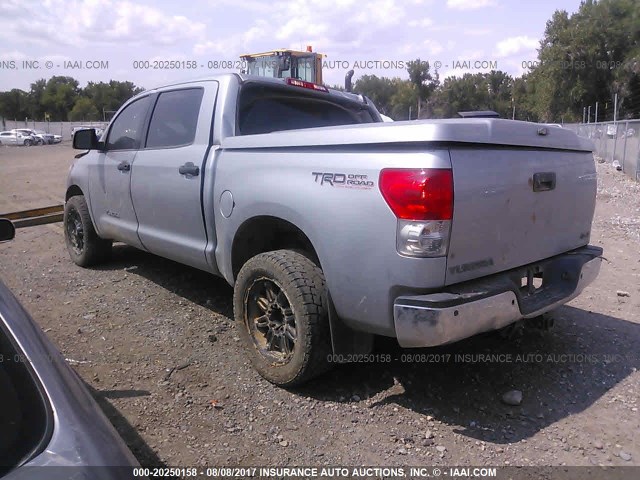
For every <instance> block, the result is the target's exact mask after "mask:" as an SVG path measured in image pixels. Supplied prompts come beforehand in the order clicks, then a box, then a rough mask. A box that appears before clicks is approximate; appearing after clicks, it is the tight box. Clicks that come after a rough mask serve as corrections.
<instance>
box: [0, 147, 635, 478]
mask: <svg viewBox="0 0 640 480" xmlns="http://www.w3.org/2000/svg"><path fill="white" fill-rule="evenodd" d="M72 157H73V151H72V150H71V148H70V147H69V146H68V145H64V144H63V145H56V146H45V147H31V148H11V147H4V148H0V192H1V194H0V212H3V211H12V210H17V209H21V208H29V207H36V206H45V205H49V204H53V203H56V202H57V201H59V200H60V199H61V198H62V197H63V193H64V180H65V177H66V173H67V170H68V167H69V165H70V163H71V161H72ZM598 171H599V182H600V186H599V189H598V206H597V212H596V221H595V225H594V231H593V235H592V239H591V241H592V243H594V244H597V245H601V246H603V247H604V249H605V257H606V259H607V261H606V262H604V263H603V268H602V272H601V274H600V276H599V278H598V280H597V281H596V283H595V284H594V285H592V286H591V287H589V288H588V290H587V291H586V292H585V293H584V294H583V295H582V296H581V297H579V298H578V299H576V300H574V301H573V302H571V303H570V304H569V305H568V306H565V307H562V308H560V309H559V310H557V311H556V312H555V314H554V317H555V323H556V325H555V328H554V329H553V330H551V331H550V332H542V331H539V330H535V329H533V328H532V327H527V328H525V329H524V330H523V331H521V332H520V335H517V336H516V338H514V339H511V340H505V339H504V338H503V337H502V336H500V335H499V334H496V333H493V334H489V335H483V336H480V337H476V338H474V339H471V340H468V341H465V342H460V343H458V344H454V345H450V346H447V347H442V348H437V349H429V350H420V351H411V352H410V353H420V354H424V355H423V358H422V359H421V360H423V361H414V362H408V361H404V362H403V361H402V359H403V358H402V355H403V354H404V353H407V352H406V351H402V350H400V349H399V348H397V347H396V346H395V345H394V341H392V340H389V339H382V340H380V341H379V342H378V345H377V351H378V352H386V353H389V354H390V355H391V357H393V358H395V359H396V360H394V361H393V362H391V363H373V364H351V365H344V366H340V367H338V368H336V369H335V370H333V371H332V372H331V373H329V374H327V375H325V376H323V377H321V378H319V379H318V380H317V381H315V383H313V384H312V385H310V386H308V387H305V388H303V389H298V390H292V391H287V390H283V389H279V388H275V387H273V386H272V385H270V384H269V383H267V382H266V381H264V380H262V379H261V378H260V377H259V376H258V375H257V374H256V373H255V372H254V371H253V370H252V369H251V368H250V366H249V364H248V362H247V360H246V359H245V357H244V356H243V354H242V352H241V349H240V346H239V344H238V338H237V336H236V333H235V332H234V328H233V325H232V320H231V317H232V303H231V300H232V290H231V288H230V287H229V286H228V285H227V284H226V283H225V282H224V281H222V280H219V279H216V278H214V277H211V276H209V275H207V274H205V273H202V272H199V271H197V270H193V269H191V268H188V267H184V266H181V265H178V264H176V263H173V262H171V261H168V260H163V259H161V258H157V257H154V256H152V255H149V254H146V253H142V252H140V251H137V250H135V249H133V248H130V247H127V246H124V245H117V246H115V248H114V259H113V261H112V262H111V263H109V264H107V265H104V266H103V267H100V268H97V269H91V270H84V269H81V268H79V267H77V266H75V265H74V264H73V263H71V261H70V260H69V258H68V256H67V252H66V250H65V247H64V241H63V235H62V228H61V224H55V225H48V226H41V227H32V228H26V229H21V230H19V231H18V235H17V238H16V239H15V240H14V241H13V242H9V243H4V244H1V245H0V278H1V279H2V280H3V281H4V282H5V283H7V284H8V286H9V287H10V288H11V289H12V290H13V291H14V292H15V293H16V295H17V296H18V298H19V299H20V301H21V302H22V303H23V304H24V305H25V307H26V308H27V309H28V310H29V311H30V313H31V314H32V315H33V317H34V318H35V319H36V320H37V321H38V322H39V324H40V325H41V327H42V328H43V329H44V330H45V331H46V332H47V334H48V335H49V336H50V337H51V338H52V339H53V340H54V342H55V343H56V344H57V345H58V347H59V348H60V350H61V351H62V352H63V353H64V355H65V357H66V358H68V359H69V362H70V363H71V364H72V365H74V368H75V369H76V370H77V372H78V373H79V374H80V375H81V376H82V378H83V379H84V380H85V382H86V383H87V384H88V385H90V386H91V388H92V389H93V391H94V395H95V397H96V398H97V400H98V401H99V403H100V405H101V406H102V408H103V409H104V410H105V412H106V413H107V415H108V416H109V418H110V419H111V420H112V422H113V423H114V425H115V426H116V427H117V429H118V430H119V432H120V433H121V434H122V436H123V437H124V438H125V440H126V441H127V443H128V444H129V446H130V447H131V449H132V450H133V452H134V453H135V455H136V456H137V457H138V459H139V460H140V462H141V463H142V464H146V465H161V464H166V465H170V466H192V465H208V466H222V465H226V466H235V465H336V464H339V465H378V466H382V465H386V466H391V465H405V466H406V465H509V464H510V465H598V464H602V465H640V414H639V413H638V408H639V407H640V405H639V404H640V401H639V400H638V398H639V394H640V373H639V372H638V368H639V367H640V278H639V277H640V234H639V232H640V185H639V184H634V183H633V182H632V181H631V180H629V179H628V178H627V177H624V176H623V175H622V174H621V173H619V172H616V171H615V170H614V169H612V168H611V166H609V165H608V164H598ZM488 353H491V354H494V355H498V354H501V355H502V358H503V360H505V361H502V362H498V361H491V362H487V361H481V360H480V356H479V355H480V354H488ZM459 354H469V356H467V357H463V359H462V360H461V359H460V357H456V355H459ZM419 360H420V359H419ZM513 389H517V390H520V391H521V392H522V394H523V400H522V404H521V405H520V406H508V405H505V404H504V403H503V402H502V401H501V397H502V395H503V394H504V393H505V392H507V391H509V390H513Z"/></svg>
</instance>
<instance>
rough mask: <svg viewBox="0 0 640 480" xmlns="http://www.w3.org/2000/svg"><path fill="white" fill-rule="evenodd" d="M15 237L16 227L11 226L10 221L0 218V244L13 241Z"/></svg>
mask: <svg viewBox="0 0 640 480" xmlns="http://www.w3.org/2000/svg"><path fill="white" fill-rule="evenodd" d="M15 236H16V227H14V226H13V223H12V222H11V220H7V219H6V218H0V242H4V241H7V240H13V238H14V237H15Z"/></svg>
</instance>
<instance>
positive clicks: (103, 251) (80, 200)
mask: <svg viewBox="0 0 640 480" xmlns="http://www.w3.org/2000/svg"><path fill="white" fill-rule="evenodd" d="M67 205H71V206H72V207H74V208H75V209H76V210H77V211H78V213H79V214H80V218H81V219H82V223H83V227H84V249H83V252H82V254H81V255H77V254H76V253H75V252H74V251H73V248H72V247H71V245H70V243H69V239H68V238H67V235H66V231H67V227H66V226H67ZM63 225H64V227H63V228H64V231H65V243H66V245H67V250H68V251H69V256H70V257H71V260H73V262H74V263H75V264H76V265H79V266H81V267H90V266H92V265H97V264H99V263H103V262H105V261H106V260H108V259H109V258H110V257H111V247H112V244H113V242H112V241H111V240H105V239H103V238H101V237H99V236H98V234H97V233H96V230H95V228H94V226H93V222H92V221H91V215H90V214H89V207H88V206H87V201H86V200H85V198H84V195H75V196H73V197H71V198H69V200H67V203H66V204H65V209H64V223H63Z"/></svg>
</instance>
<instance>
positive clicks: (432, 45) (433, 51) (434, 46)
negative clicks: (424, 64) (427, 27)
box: [422, 40, 444, 55]
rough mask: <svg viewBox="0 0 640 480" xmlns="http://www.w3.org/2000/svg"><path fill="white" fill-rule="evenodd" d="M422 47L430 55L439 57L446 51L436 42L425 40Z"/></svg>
mask: <svg viewBox="0 0 640 480" xmlns="http://www.w3.org/2000/svg"><path fill="white" fill-rule="evenodd" d="M422 46H423V48H425V49H426V50H427V53H428V54H429V55H437V54H439V53H440V52H442V51H443V50H444V47H443V46H442V45H440V44H439V43H438V42H436V41H434V40H425V41H424V42H422Z"/></svg>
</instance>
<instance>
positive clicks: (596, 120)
mask: <svg viewBox="0 0 640 480" xmlns="http://www.w3.org/2000/svg"><path fill="white" fill-rule="evenodd" d="M595 122H596V123H598V102H596V119H595Z"/></svg>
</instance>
